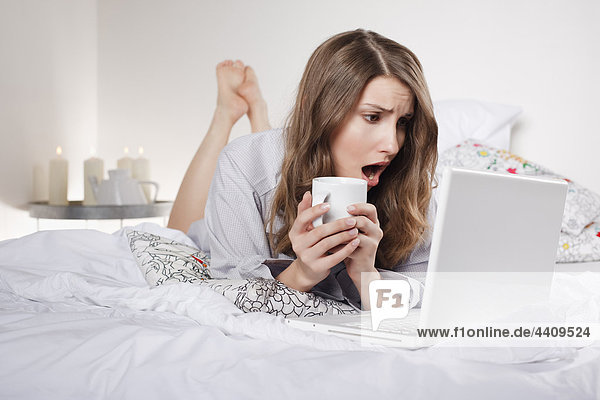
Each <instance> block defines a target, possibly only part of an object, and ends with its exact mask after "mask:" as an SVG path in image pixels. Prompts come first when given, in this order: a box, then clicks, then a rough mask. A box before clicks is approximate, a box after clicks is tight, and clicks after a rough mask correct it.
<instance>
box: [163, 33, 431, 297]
mask: <svg viewBox="0 0 600 400" xmlns="http://www.w3.org/2000/svg"><path fill="white" fill-rule="evenodd" d="M240 90H241V87H240ZM436 143H437V125H436V123H435V119H434V116H433V107H432V103H431V99H430V96H429V92H428V89H427V85H426V82H425V79H424V77H423V73H422V68H421V65H420V63H419V61H418V60H417V58H416V57H415V56H414V54H413V53H412V52H410V51H409V50H408V49H406V48H405V47H403V46H401V45H399V44H398V43H396V42H394V41H392V40H389V39H387V38H385V37H383V36H381V35H378V34H376V33H373V32H368V31H364V30H356V31H351V32H345V33H341V34H338V35H336V36H334V37H332V38H330V39H329V40H327V41H326V42H324V43H323V44H322V45H321V46H319V47H318V48H317V49H316V50H315V52H314V53H313V55H312V56H311V58H310V60H309V61H308V64H307V67H306V70H305V72H304V75H303V77H302V80H301V82H300V86H299V90H298V96H297V99H296V104H295V107H294V109H293V111H292V113H291V115H290V118H289V121H288V124H287V128H286V129H285V131H274V130H271V131H267V132H263V133H260V134H258V135H250V136H246V137H243V138H240V139H238V140H236V141H234V142H232V143H231V144H230V145H229V146H227V147H226V148H225V149H224V151H223V152H222V153H221V155H220V157H219V160H218V165H217V168H216V171H215V174H214V177H213V181H212V185H211V189H210V192H209V195H208V200H207V204H206V217H205V218H204V219H203V220H200V221H198V222H196V223H194V224H193V225H192V227H191V229H190V232H189V234H190V236H192V238H194V239H195V240H196V242H197V243H198V244H199V246H200V247H201V248H202V249H203V250H208V251H210V253H211V257H212V264H211V271H213V275H214V276H215V277H217V278H225V277H227V278H239V277H243V278H246V277H256V276H261V277H265V278H272V277H275V278H276V279H278V280H280V281H281V282H283V283H285V284H286V285H287V286H289V287H292V288H294V289H297V290H301V291H308V290H312V291H313V292H317V293H319V294H320V295H325V296H328V297H331V298H334V299H338V300H341V299H344V298H345V299H346V300H348V301H350V302H351V303H353V304H357V303H358V302H360V292H361V276H364V275H363V273H369V276H370V278H369V280H371V279H377V278H379V276H380V273H382V270H393V271H399V272H404V273H407V272H423V271H424V270H425V268H426V263H427V257H428V252H429V244H430V243H429V237H430V234H429V227H430V224H429V222H428V218H429V219H430V220H431V218H432V215H433V213H434V212H435V205H434V204H433V202H432V201H431V199H432V186H433V176H434V169H435V164H436V161H437V150H436ZM194 161H196V160H194ZM194 161H193V162H192V165H193V164H194ZM190 168H192V166H191V167H190ZM196 170H199V169H196ZM188 173H190V171H189V170H188ZM330 175H335V176H349V177H355V178H362V179H365V180H367V183H368V188H369V191H368V203H363V204H355V205H354V209H353V210H349V212H350V214H352V215H353V217H349V218H345V219H342V220H338V221H335V222H331V223H328V224H324V225H321V226H319V227H317V228H314V227H313V226H312V223H311V221H313V220H314V219H315V218H316V217H318V216H319V215H322V214H324V213H325V212H327V209H326V207H322V206H319V205H317V206H315V207H311V201H312V199H311V195H310V187H311V181H312V179H313V178H314V177H317V176H330ZM185 183H186V182H185V179H184V184H182V189H181V190H183V189H184V185H185ZM181 190H180V193H179V195H178V200H177V201H176V204H175V206H174V212H176V211H177V212H181V208H180V207H179V204H177V202H178V201H179V197H180V196H181ZM430 203H431V204H430ZM270 258H277V259H288V260H291V261H288V262H287V263H285V264H282V263H279V264H273V263H270V262H268V261H267V262H265V260H267V259H270ZM363 284H364V282H363ZM363 300H364V299H363Z"/></svg>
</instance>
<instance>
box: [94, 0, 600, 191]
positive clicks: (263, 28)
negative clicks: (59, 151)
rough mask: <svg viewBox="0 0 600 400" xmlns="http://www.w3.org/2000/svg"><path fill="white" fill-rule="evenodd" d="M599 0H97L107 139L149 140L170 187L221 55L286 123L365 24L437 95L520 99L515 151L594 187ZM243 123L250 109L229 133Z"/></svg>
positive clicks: (108, 144) (244, 127) (112, 144)
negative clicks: (337, 48)
mask: <svg viewBox="0 0 600 400" xmlns="http://www.w3.org/2000/svg"><path fill="white" fill-rule="evenodd" d="M598 4H599V3H598V2H597V1H582V0H578V1H547V0H533V1H532V0H528V1H520V0H509V1H495V2H491V1H486V2H482V1H478V0H462V1H455V0H453V1H445V0H438V1H416V2H415V1H407V0H402V1H398V0H393V1H377V2H370V3H369V4H368V5H367V3H365V2H364V1H348V0H329V1H296V2H289V1H277V0H263V1H251V2H246V1H235V2H234V1H228V2H227V1H225V2H217V1H203V2H197V1H182V0H180V1H174V2H173V1H171V2H165V1H161V0H150V1H147V0H137V1H136V0H129V1H126V2H123V1H118V0H110V1H101V2H99V18H98V35H99V67H98V71H99V82H100V87H99V141H100V148H101V149H102V151H103V152H104V153H105V154H106V155H107V157H109V158H111V159H113V160H114V159H116V158H118V156H119V155H120V153H121V149H122V147H123V146H124V145H129V146H136V145H138V144H143V145H144V146H145V148H146V149H147V153H148V154H149V156H150V157H151V158H152V160H153V162H154V165H153V166H154V169H153V171H154V172H153V176H154V177H155V179H157V180H159V182H160V183H161V184H162V185H163V189H164V191H163V196H166V197H168V198H172V197H173V196H174V195H175V193H176V191H177V188H178V185H179V183H180V181H181V179H182V176H183V174H184V172H185V169H186V167H187V163H188V162H189V160H190V159H191V157H192V155H193V153H194V152H195V150H196V148H197V146H198V144H199V143H200V140H201V138H202V136H203V134H204V132H205V130H206V129H207V127H208V125H209V122H210V118H211V113H212V111H213V107H214V103H215V98H216V83H215V78H214V67H215V65H216V64H217V63H218V62H219V61H221V60H223V59H226V58H240V59H242V60H243V61H245V62H246V63H248V64H250V65H252V66H254V67H255V69H256V70H257V73H258V75H259V78H260V80H261V85H262V88H263V92H264V95H265V97H266V99H267V101H268V104H269V106H270V111H271V117H272V122H273V123H274V124H276V125H279V124H280V122H281V121H282V120H283V117H284V116H285V115H286V113H287V111H288V109H289V107H290V104H291V101H292V98H293V93H294V90H295V88H296V86H297V84H298V81H299V79H300V76H301V73H302V70H303V68H304V65H305V63H306V61H307V59H308V57H309V55H310V54H311V52H312V51H313V50H314V48H315V47H316V46H317V45H318V44H319V43H321V42H322V41H323V40H324V39H326V38H327V37H328V36H330V35H332V34H334V33H337V32H340V31H343V30H348V29H354V28H357V27H364V28H368V29H372V30H375V31H378V32H380V33H383V34H385V35H387V36H389V37H391V38H393V39H395V40H397V41H399V42H401V43H403V44H405V45H407V46H408V47H410V48H411V49H413V50H414V51H415V52H416V54H417V55H418V56H419V57H420V59H421V61H422V63H423V64H424V67H425V71H426V76H427V78H428V82H429V84H430V88H431V92H432V96H433V97H434V99H447V98H475V99H482V100H489V101H496V102H503V103H508V104H517V105H520V106H522V107H523V108H524V114H523V116H522V118H521V120H520V121H519V124H518V126H517V127H516V131H515V134H514V136H513V146H512V150H513V151H515V152H517V153H518V154H520V155H521V156H523V157H525V158H530V159H531V160H533V161H536V162H539V163H541V164H543V165H545V166H547V167H549V168H551V169H554V170H556V171H557V172H560V173H562V174H565V175H567V176H569V177H572V178H573V179H575V180H577V181H579V182H580V183H581V184H584V185H586V186H589V187H591V188H593V189H594V190H596V191H598V192H600V179H597V178H598V172H599V168H600V167H599V166H598V164H597V163H594V160H595V157H596V156H597V154H598V150H597V149H599V148H600V135H596V134H595V132H596V130H597V123H596V118H595V114H596V112H595V111H596V110H598V109H600V97H599V96H597V93H599V92H600V80H599V78H598V76H599V73H598V72H599V71H600V46H599V45H598V38H600V24H598V23H597V21H598V20H599V19H600V7H599V5H598ZM248 131H249V125H248V123H247V122H246V121H245V120H244V121H242V122H241V123H240V124H239V125H238V126H236V127H235V129H234V134H233V136H239V135H242V134H246V133H247V132H248ZM585 160H587V162H586V161H585ZM594 164H595V165H594Z"/></svg>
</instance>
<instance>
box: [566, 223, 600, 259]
mask: <svg viewBox="0 0 600 400" xmlns="http://www.w3.org/2000/svg"><path fill="white" fill-rule="evenodd" d="M598 260H600V221H595V222H593V223H592V224H590V225H589V226H588V227H586V228H585V229H584V230H583V232H582V233H581V234H580V235H570V234H568V233H564V232H561V234H560V239H559V241H558V252H557V255H556V262H559V263H568V262H585V261H598Z"/></svg>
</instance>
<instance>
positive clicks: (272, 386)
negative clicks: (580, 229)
mask: <svg viewBox="0 0 600 400" xmlns="http://www.w3.org/2000/svg"><path fill="white" fill-rule="evenodd" d="M139 228H140V227H138V229H139ZM142 228H146V229H147V230H151V231H153V233H158V234H161V235H162V236H167V237H172V238H174V239H177V240H185V238H184V237H183V236H184V235H183V234H181V233H178V232H176V231H172V230H169V229H166V228H159V227H157V226H155V225H153V226H151V227H149V226H148V225H147V224H144V226H143V227H142ZM555 283H556V287H555V289H556V290H555V291H554V292H553V293H554V295H555V296H558V297H559V298H564V299H565V307H566V308H567V309H569V310H574V311H573V312H581V313H587V315H588V316H589V315H591V316H595V317H596V318H598V316H599V315H600V314H599V313H600V311H599V310H600V299H599V295H598V294H599V293H600V279H599V277H598V274H595V273H591V272H582V273H579V274H573V275H569V274H559V275H557V280H556V281H555ZM567 300H568V301H567ZM599 377H600V349H599V348H598V347H594V346H590V347H585V348H582V349H571V348H566V349H543V348H515V349H503V348H496V349H467V350H462V351H457V350H453V349H448V348H429V349H421V350H417V351H409V350H402V349H386V348H371V349H368V348H364V347H361V346H360V345H359V344H358V343H355V342H351V341H348V340H345V339H341V338H337V337H333V336H326V335H322V334H318V333H307V332H303V331H299V330H295V329H294V328H291V327H289V326H287V325H286V324H285V323H284V321H283V319H282V318H281V317H275V316H272V315H268V314H263V313H251V314H244V313H242V312H240V311H239V310H238V309H237V308H235V307H234V306H233V304H232V303H230V302H229V301H228V300H226V299H225V298H224V297H222V296H220V295H219V294H217V293H215V292H213V291H212V290H210V289H208V288H204V287H199V286H193V285H189V284H176V285H168V286H167V285H165V286H160V287H156V288H149V287H148V286H147V284H146V282H145V281H144V279H143V277H142V274H141V273H140V271H139V269H138V267H137V265H136V263H135V260H134V258H133V256H132V255H131V252H130V250H129V248H128V245H127V241H126V238H125V237H124V235H123V232H117V233H115V234H113V235H108V234H104V233H100V232H97V231H91V230H76V231H75V230H72V231H47V232H39V233H36V234H33V235H30V236H27V237H24V238H20V239H14V240H9V241H5V242H1V243H0V398H10V399H30V398H44V399H54V398H56V399H82V398H86V399H104V398H145V399H173V398H217V399H219V398H222V399H231V398H257V399H258V398H260V399H265V398H301V397H306V396H308V397H309V398H325V397H327V398H333V399H336V398H340V399H341V398H343V399H348V398H358V397H368V398H378V399H379V398H399V397H400V396H404V397H405V398H442V397H443V398H444V399H469V398H480V397H485V398H487V399H495V398H498V399H505V398H507V397H509V396H513V398H528V399H547V398H570V399H597V398H599V396H600V382H599V379H598V378H599Z"/></svg>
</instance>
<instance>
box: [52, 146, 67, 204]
mask: <svg viewBox="0 0 600 400" xmlns="http://www.w3.org/2000/svg"><path fill="white" fill-rule="evenodd" d="M61 155H62V148H61V147H60V146H58V147H57V148H56V156H57V157H56V158H54V159H52V160H50V178H49V182H48V183H49V185H48V189H49V191H48V192H49V196H48V197H49V199H48V204H51V205H58V206H66V205H68V204H69V201H68V200H67V191H68V188H69V162H68V161H67V160H65V159H64V158H62V156H61Z"/></svg>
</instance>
